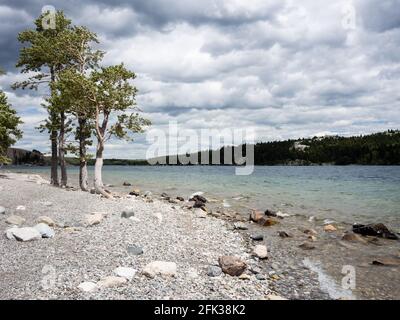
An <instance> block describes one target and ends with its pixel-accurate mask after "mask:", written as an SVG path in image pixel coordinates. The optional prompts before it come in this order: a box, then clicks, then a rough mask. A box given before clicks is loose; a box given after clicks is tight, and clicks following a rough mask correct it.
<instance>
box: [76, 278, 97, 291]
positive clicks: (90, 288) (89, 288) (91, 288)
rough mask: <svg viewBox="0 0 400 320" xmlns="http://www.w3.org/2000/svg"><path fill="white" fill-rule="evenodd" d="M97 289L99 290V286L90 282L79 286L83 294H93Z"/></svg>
mask: <svg viewBox="0 0 400 320" xmlns="http://www.w3.org/2000/svg"><path fill="white" fill-rule="evenodd" d="M97 288H98V286H97V284H95V283H94V282H90V281H85V282H82V283H81V284H80V285H79V286H78V289H79V290H81V291H83V292H92V291H94V290H96V289H97Z"/></svg>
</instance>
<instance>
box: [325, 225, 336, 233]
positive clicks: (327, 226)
mask: <svg viewBox="0 0 400 320" xmlns="http://www.w3.org/2000/svg"><path fill="white" fill-rule="evenodd" d="M324 231H325V232H335V231H337V229H336V227H335V226H333V225H331V224H328V225H326V226H324Z"/></svg>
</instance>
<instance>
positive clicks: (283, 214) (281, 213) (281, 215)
mask: <svg viewBox="0 0 400 320" xmlns="http://www.w3.org/2000/svg"><path fill="white" fill-rule="evenodd" d="M276 216H277V217H278V218H287V217H290V214H288V213H283V212H282V211H278V212H277V213H276Z"/></svg>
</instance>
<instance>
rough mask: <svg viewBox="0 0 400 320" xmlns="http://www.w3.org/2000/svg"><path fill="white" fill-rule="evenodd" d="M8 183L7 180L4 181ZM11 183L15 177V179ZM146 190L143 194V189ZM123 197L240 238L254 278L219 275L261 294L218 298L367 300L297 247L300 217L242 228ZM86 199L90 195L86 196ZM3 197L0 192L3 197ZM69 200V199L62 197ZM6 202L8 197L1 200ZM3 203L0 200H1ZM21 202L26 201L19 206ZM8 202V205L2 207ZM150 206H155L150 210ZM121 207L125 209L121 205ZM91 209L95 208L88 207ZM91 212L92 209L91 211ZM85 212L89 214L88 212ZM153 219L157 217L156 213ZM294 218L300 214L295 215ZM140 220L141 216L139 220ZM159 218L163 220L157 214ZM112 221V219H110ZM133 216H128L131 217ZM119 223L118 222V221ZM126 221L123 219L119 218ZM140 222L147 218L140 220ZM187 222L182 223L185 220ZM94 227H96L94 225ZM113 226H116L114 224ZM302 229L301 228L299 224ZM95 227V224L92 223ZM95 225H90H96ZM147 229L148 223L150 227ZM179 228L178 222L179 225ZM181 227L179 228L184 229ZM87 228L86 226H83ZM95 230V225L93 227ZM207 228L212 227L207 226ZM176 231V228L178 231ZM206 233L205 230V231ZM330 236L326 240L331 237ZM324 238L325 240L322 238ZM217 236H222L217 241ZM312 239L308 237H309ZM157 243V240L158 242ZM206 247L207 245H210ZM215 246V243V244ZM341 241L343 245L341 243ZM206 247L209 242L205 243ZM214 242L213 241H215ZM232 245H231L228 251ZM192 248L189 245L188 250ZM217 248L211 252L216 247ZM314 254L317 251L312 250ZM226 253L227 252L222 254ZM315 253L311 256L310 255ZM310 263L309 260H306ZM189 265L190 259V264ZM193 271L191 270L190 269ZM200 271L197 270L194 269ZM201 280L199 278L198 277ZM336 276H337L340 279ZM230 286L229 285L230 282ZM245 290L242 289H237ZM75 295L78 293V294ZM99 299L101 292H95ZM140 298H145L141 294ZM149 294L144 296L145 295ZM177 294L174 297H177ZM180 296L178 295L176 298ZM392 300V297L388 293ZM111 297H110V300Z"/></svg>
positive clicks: (174, 206)
mask: <svg viewBox="0 0 400 320" xmlns="http://www.w3.org/2000/svg"><path fill="white" fill-rule="evenodd" d="M0 181H3V180H0ZM10 181H12V180H10ZM47 187H48V188H50V190H55V191H54V192H55V193H58V194H59V195H60V197H62V196H61V194H62V193H64V195H65V194H72V193H74V194H75V193H76V194H79V197H80V196H81V194H84V195H85V196H86V197H89V198H88V199H91V200H93V199H97V200H96V201H94V202H96V203H97V201H98V200H100V203H101V202H103V203H104V202H108V201H107V200H105V199H102V198H100V197H99V196H98V195H93V194H90V195H89V194H88V193H83V192H81V191H67V190H63V189H58V188H54V187H52V186H47ZM140 193H141V192H140ZM119 196H120V197H121V198H116V199H114V200H111V203H114V206H112V208H113V207H118V208H121V206H124V205H125V206H126V205H127V204H129V205H132V204H136V205H138V204H141V205H140V206H139V207H140V208H142V209H143V208H145V210H149V209H150V210H153V211H154V210H155V211H162V212H161V213H162V214H164V212H167V213H166V214H172V215H171V218H172V219H173V220H174V221H175V220H178V221H180V219H179V218H180V217H182V216H185V217H186V218H187V219H189V224H193V222H195V223H197V222H199V223H200V225H201V226H202V227H203V229H204V228H205V227H206V226H208V225H209V224H212V225H213V228H215V229H212V234H205V235H203V236H206V238H207V237H215V235H216V234H217V235H220V234H222V235H224V236H228V235H229V237H234V238H236V240H235V244H236V245H237V246H238V247H237V249H239V251H238V252H236V255H239V256H241V257H242V258H243V259H244V260H245V261H246V263H248V266H250V267H248V269H247V271H246V274H248V275H249V277H250V279H238V278H237V277H232V276H229V275H222V276H219V277H222V278H223V279H225V280H226V281H227V282H228V283H229V285H232V284H231V282H232V281H233V282H234V283H235V285H236V286H238V287H242V286H244V287H248V286H250V287H251V288H252V289H251V290H255V291H256V292H257V293H258V294H259V295H257V296H254V293H253V295H252V296H240V295H239V296H236V297H235V296H229V295H228V296H223V295H222V296H217V297H216V299H220V298H224V299H225V298H229V299H250V298H253V299H254V298H255V299H265V298H266V297H268V295H267V294H265V292H266V291H264V294H260V292H259V291H257V290H256V288H258V287H259V286H261V287H262V288H263V289H262V290H261V291H263V290H268V292H270V294H273V296H275V295H278V296H283V297H285V298H288V299H356V298H364V297H363V296H362V295H361V296H360V297H359V295H358V294H355V295H354V294H353V293H352V292H351V291H348V290H343V289H342V288H340V287H339V284H340V276H339V277H337V274H336V277H332V276H331V275H329V274H328V273H327V272H326V271H324V269H323V267H320V266H319V261H318V260H315V259H314V260H315V262H312V260H313V259H312V257H311V256H310V254H311V251H308V250H305V251H303V250H301V249H299V248H298V245H299V242H298V240H300V241H301V242H304V241H305V240H306V239H307V236H306V235H304V234H303V233H302V232H300V231H299V230H297V229H298V226H296V222H294V224H293V221H295V220H297V219H286V218H284V219H282V220H281V221H280V222H282V223H280V224H278V225H277V226H272V227H268V228H265V227H260V226H258V225H257V224H255V223H247V222H246V219H241V223H243V224H245V227H246V228H243V229H245V230H242V228H235V226H234V225H235V223H237V221H238V219H236V218H235V217H232V216H230V215H224V214H222V215H221V214H219V215H216V214H215V212H213V211H212V210H210V211H211V212H209V214H205V215H204V216H203V215H202V216H201V217H198V215H199V214H198V209H196V211H195V210H193V209H188V208H187V206H188V202H187V201H185V202H182V203H181V202H180V201H178V202H176V203H175V201H174V203H169V201H168V200H162V199H158V198H156V197H153V196H152V197H151V198H152V199H151V200H152V202H150V201H148V200H149V199H148V198H147V197H144V196H143V194H141V195H139V196H127V195H126V194H120V195H119ZM86 197H85V198H86ZM2 198H3V197H2V196H1V197H0V199H2ZM62 198H64V197H62ZM1 201H3V200H1ZM0 205H2V204H1V202H0ZM20 205H21V204H20ZM3 206H4V205H3ZM149 207H150V208H149ZM120 210H121V209H120ZM89 211H90V210H89ZM87 213H88V212H87ZM87 213H86V214H87ZM112 215H113V216H114V217H113V218H114V219H115V218H117V216H118V214H115V213H114V214H112ZM153 218H154V217H153ZM292 218H295V217H292ZM139 219H140V218H139ZM157 219H158V218H157ZM105 220H107V219H105ZM128 220H129V219H128ZM216 221H218V223H217V225H218V227H216V226H214V222H216ZM114 222H116V221H114ZM119 223H121V221H119ZM136 223H138V224H140V223H142V222H136ZM180 223H182V221H180ZM184 225H185V226H188V221H186V222H185V223H184ZM95 227H96V226H94V227H93V228H95ZM110 227H111V229H112V228H113V227H112V226H110ZM295 227H297V229H296V228H295ZM91 228H92V227H91ZM91 228H90V229H91ZM147 228H148V227H147ZM175 228H176V226H175ZM181 228H182V226H180V228H178V229H179V230H180V229H181ZM84 230H85V229H84ZM93 230H95V229H93ZM206 230H207V228H206ZM280 230H286V231H288V232H289V233H290V234H291V236H292V237H291V238H290V239H281V238H280V237H278V236H277V235H276V234H277V232H278V231H280ZM175 231H176V230H175ZM190 231H193V229H190ZM200 231H201V229H200ZM340 231H345V230H342V227H341V228H340ZM254 234H263V238H264V239H263V241H254V240H252V239H251V236H252V235H254ZM56 236H57V229H56ZM331 236H332V235H331V234H326V235H325V234H323V233H322V232H321V231H320V230H319V229H318V241H317V242H316V243H313V244H314V245H315V246H316V247H317V249H320V248H318V247H319V246H320V242H321V245H324V246H325V245H326V244H328V245H329V244H330V243H331V242H332V241H331V240H330V239H329V238H330V237H331ZM326 237H327V239H324V238H326ZM195 238H196V237H195V234H194V235H193V234H188V239H187V240H188V241H189V242H191V241H193V239H195ZM320 238H321V239H320ZM47 240H50V241H51V240H52V239H46V241H47ZM215 240H217V239H215ZM168 241H170V242H171V241H172V240H171V239H168ZM217 241H218V244H220V243H219V242H220V237H219V236H218V240H217ZM221 242H223V243H224V244H225V246H226V248H225V250H228V251H229V250H233V248H231V246H234V244H233V243H229V241H228V240H226V239H221ZM306 242H308V241H306ZM259 244H263V245H264V244H265V245H266V246H267V248H268V259H267V260H260V259H258V258H254V257H253V255H252V250H253V249H254V247H255V246H256V245H259ZM154 245H155V246H156V245H157V243H154ZM205 245H206V244H205ZM213 245H214V246H215V243H214V244H213ZM341 245H342V243H341ZM206 246H207V245H206ZM211 246H212V245H211ZM228 248H229V249H228ZM186 249H187V248H186ZM211 251H212V250H211ZM313 252H314V250H313ZM221 254H222V253H221ZM309 257H311V260H310V259H309ZM305 262H307V263H305ZM189 264H190V263H189ZM212 265H215V266H216V265H218V257H215V256H214V259H213V261H208V262H207V263H204V261H203V263H202V267H201V268H197V269H200V271H199V270H196V272H195V273H197V274H200V277H206V279H208V280H210V279H212V280H215V279H216V278H210V277H209V276H208V275H207V274H204V273H206V269H207V268H208V267H209V266H212ZM189 269H190V268H189ZM195 269H196V268H195ZM196 278H197V277H196ZM263 278H264V279H265V280H260V279H263ZM335 278H336V279H335ZM229 285H228V286H229ZM238 290H240V289H238ZM75 297H76V296H74V298H75ZM96 297H97V296H96ZM210 297H212V296H209V295H208V294H205V295H204V296H203V297H202V298H205V299H209V298H210ZM139 298H140V297H139ZM142 298H144V297H142ZM174 298H175V297H174ZM176 298H178V299H179V296H178V297H176ZM366 298H374V297H373V296H369V297H368V296H367V297H366ZM389 298H393V297H389ZM394 298H396V294H395V295H394ZM107 299H108V298H107Z"/></svg>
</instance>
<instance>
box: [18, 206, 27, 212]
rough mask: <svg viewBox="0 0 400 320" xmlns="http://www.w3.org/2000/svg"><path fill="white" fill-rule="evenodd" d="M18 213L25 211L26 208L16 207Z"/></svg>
mask: <svg viewBox="0 0 400 320" xmlns="http://www.w3.org/2000/svg"><path fill="white" fill-rule="evenodd" d="M16 210H18V211H25V210H26V207H25V206H18V207H17V209H16Z"/></svg>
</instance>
